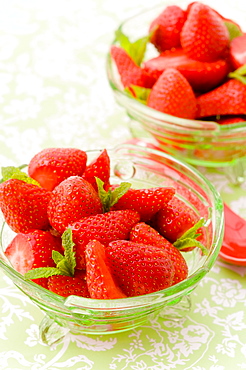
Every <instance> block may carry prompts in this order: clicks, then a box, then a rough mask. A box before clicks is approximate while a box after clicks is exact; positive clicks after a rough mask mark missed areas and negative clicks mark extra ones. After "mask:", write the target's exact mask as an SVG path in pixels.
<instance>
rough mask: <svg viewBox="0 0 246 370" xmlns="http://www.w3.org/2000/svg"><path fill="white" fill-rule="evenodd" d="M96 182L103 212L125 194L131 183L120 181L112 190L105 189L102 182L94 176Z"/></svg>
mask: <svg viewBox="0 0 246 370" xmlns="http://www.w3.org/2000/svg"><path fill="white" fill-rule="evenodd" d="M96 182H97V188H98V194H99V197H100V199H101V203H102V206H103V212H104V213H105V212H108V211H109V210H110V208H111V207H112V206H113V205H114V204H115V203H117V202H118V200H119V199H120V198H121V197H122V196H123V195H124V194H126V192H127V191H128V190H129V189H130V187H131V184H130V183H129V182H122V183H120V185H119V186H118V187H117V188H115V189H114V190H113V191H112V190H110V189H109V190H108V191H106V190H105V189H104V188H103V185H104V182H103V181H102V180H101V179H99V178H98V177H96Z"/></svg>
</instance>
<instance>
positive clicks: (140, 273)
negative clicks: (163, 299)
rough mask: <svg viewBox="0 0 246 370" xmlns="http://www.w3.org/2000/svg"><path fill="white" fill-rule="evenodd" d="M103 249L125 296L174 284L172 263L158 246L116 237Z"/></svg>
mask: <svg viewBox="0 0 246 370" xmlns="http://www.w3.org/2000/svg"><path fill="white" fill-rule="evenodd" d="M105 251H106V257H107V260H108V264H109V266H110V269H111V271H112V274H113V276H114V278H115V281H116V283H117V284H118V285H119V287H120V288H121V289H122V291H123V292H124V293H125V294H126V295H127V296H130V297H133V296H139V295H142V294H148V293H153V292H156V291H158V290H161V289H165V288H168V287H169V286H171V285H172V283H173V277H174V267H173V264H172V262H171V260H170V258H169V256H168V254H167V253H166V252H165V251H164V250H163V249H161V248H158V247H154V246H152V245H147V244H139V243H134V242H132V241H126V240H116V241H113V242H111V243H110V244H109V245H108V246H107V248H106V249H105Z"/></svg>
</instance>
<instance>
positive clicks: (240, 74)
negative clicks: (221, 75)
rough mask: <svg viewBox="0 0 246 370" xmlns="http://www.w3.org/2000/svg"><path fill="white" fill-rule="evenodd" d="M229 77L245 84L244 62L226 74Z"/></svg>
mask: <svg viewBox="0 0 246 370" xmlns="http://www.w3.org/2000/svg"><path fill="white" fill-rule="evenodd" d="M228 77H229V78H234V79H235V80H238V81H240V82H242V83H243V84H244V85H246V64H244V65H243V66H241V67H239V68H238V69H236V70H235V71H233V72H230V73H229V74H228Z"/></svg>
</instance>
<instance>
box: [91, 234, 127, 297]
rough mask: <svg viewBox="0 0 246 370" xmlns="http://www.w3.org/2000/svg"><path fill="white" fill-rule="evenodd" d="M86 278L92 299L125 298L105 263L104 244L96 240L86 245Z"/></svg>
mask: <svg viewBox="0 0 246 370" xmlns="http://www.w3.org/2000/svg"><path fill="white" fill-rule="evenodd" d="M85 259H86V279H87V285H88V290H89V293H90V297H91V298H93V299H115V298H125V297H126V295H125V294H124V293H123V292H122V291H121V289H120V288H119V287H118V286H117V285H116V284H115V281H114V279H113V276H112V274H111V271H110V269H109V267H108V265H107V259H106V256H105V248H104V246H103V245H102V244H101V243H100V242H99V241H97V240H93V241H91V242H89V243H88V244H87V245H86V248H85Z"/></svg>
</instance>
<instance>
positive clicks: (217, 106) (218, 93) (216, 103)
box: [197, 79, 246, 118]
mask: <svg viewBox="0 0 246 370" xmlns="http://www.w3.org/2000/svg"><path fill="white" fill-rule="evenodd" d="M197 106H198V109H197V118H202V117H210V116H218V115H228V114H229V115H230V114H234V115H240V114H245V113H246V85H245V84H244V83H242V82H240V81H238V80H235V79H230V80H228V81H227V82H225V83H224V84H222V85H220V86H219V87H217V88H216V89H214V90H211V91H209V92H207V93H206V94H202V95H200V96H199V97H198V98H197Z"/></svg>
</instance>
